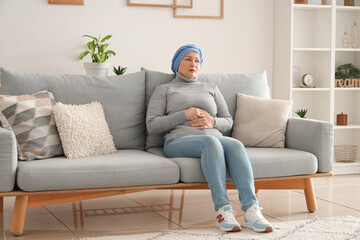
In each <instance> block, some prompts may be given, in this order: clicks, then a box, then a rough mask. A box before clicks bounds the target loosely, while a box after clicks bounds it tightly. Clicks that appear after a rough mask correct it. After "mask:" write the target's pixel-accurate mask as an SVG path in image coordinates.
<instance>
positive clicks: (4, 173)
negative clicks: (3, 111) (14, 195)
mask: <svg viewBox="0 0 360 240" xmlns="http://www.w3.org/2000/svg"><path fill="white" fill-rule="evenodd" d="M17 154H18V152H17V145H16V138H15V135H14V133H13V132H11V131H9V130H6V129H4V128H2V127H0V192H10V191H12V190H13V189H14V186H15V177H16V169H17V161H18V155H17Z"/></svg>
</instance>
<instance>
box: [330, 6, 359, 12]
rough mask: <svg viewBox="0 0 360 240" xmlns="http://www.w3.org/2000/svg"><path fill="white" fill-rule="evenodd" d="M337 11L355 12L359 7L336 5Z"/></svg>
mask: <svg viewBox="0 0 360 240" xmlns="http://www.w3.org/2000/svg"><path fill="white" fill-rule="evenodd" d="M336 11H337V12H357V11H360V7H349V6H336Z"/></svg>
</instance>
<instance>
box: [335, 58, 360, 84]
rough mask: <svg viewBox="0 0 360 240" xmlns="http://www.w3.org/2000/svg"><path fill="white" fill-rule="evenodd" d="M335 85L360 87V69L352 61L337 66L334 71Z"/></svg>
mask: <svg viewBox="0 0 360 240" xmlns="http://www.w3.org/2000/svg"><path fill="white" fill-rule="evenodd" d="M335 87H345V88H348V87H360V69H359V68H357V67H355V66H354V65H353V64H352V63H346V64H343V65H340V66H338V67H337V68H336V71H335Z"/></svg>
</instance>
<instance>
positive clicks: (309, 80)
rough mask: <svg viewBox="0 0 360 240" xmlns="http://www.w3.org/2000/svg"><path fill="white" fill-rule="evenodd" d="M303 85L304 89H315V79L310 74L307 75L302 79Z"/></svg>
mask: <svg viewBox="0 0 360 240" xmlns="http://www.w3.org/2000/svg"><path fill="white" fill-rule="evenodd" d="M301 83H302V84H303V85H302V86H300V87H302V88H314V87H315V86H314V77H313V76H312V75H311V74H309V73H305V74H304V75H303V76H302V78H301Z"/></svg>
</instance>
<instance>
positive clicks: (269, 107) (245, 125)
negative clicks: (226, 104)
mask: <svg viewBox="0 0 360 240" xmlns="http://www.w3.org/2000/svg"><path fill="white" fill-rule="evenodd" d="M291 106H292V102H291V101H286V100H278V99H264V98H259V97H254V96H248V95H246V94H242V93H238V94H237V109H236V113H235V119H234V127H233V132H232V137H234V138H236V139H238V140H240V141H241V142H242V143H243V144H244V145H245V146H246V147H277V148H284V145H285V131H286V124H287V121H288V117H289V113H290V110H291Z"/></svg>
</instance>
